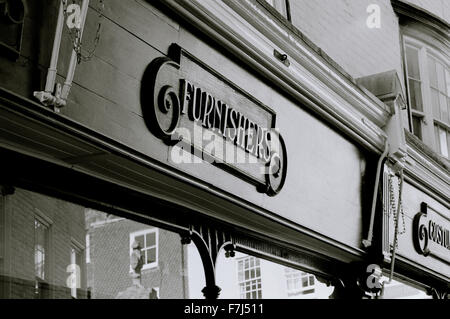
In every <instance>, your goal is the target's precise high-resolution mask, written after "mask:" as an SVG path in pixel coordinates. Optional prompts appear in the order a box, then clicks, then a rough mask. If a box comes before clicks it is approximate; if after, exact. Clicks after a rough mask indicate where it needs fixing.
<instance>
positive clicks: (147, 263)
mask: <svg viewBox="0 0 450 319" xmlns="http://www.w3.org/2000/svg"><path fill="white" fill-rule="evenodd" d="M134 241H137V242H139V244H140V247H141V252H142V256H143V258H144V266H143V267H142V269H143V270H145V269H149V268H153V267H156V266H157V265H158V229H157V228H152V229H147V230H142V231H138V232H134V233H132V234H130V254H131V252H132V251H133V248H132V247H131V246H132V245H133V242H134Z"/></svg>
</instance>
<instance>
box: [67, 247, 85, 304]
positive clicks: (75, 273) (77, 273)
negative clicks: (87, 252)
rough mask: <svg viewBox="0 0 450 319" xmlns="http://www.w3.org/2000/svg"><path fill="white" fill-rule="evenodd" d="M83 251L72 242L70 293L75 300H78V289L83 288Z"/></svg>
mask: <svg viewBox="0 0 450 319" xmlns="http://www.w3.org/2000/svg"><path fill="white" fill-rule="evenodd" d="M82 252H83V249H82V248H80V246H79V245H78V244H76V243H74V242H72V246H71V247H70V265H71V269H70V271H71V272H72V274H71V279H72V282H71V287H70V293H71V296H72V297H73V298H77V289H80V288H81V276H82V273H81V271H82V266H83V260H82V258H83V254H82Z"/></svg>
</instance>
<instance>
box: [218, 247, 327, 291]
mask: <svg viewBox="0 0 450 319" xmlns="http://www.w3.org/2000/svg"><path fill="white" fill-rule="evenodd" d="M216 278H217V285H218V286H219V287H220V288H221V289H222V291H221V293H220V296H219V298H221V299H240V298H243V299H247V298H251V299H259V298H264V299H289V298H291V299H328V298H329V296H330V295H331V294H332V293H333V290H334V287H327V285H326V284H323V283H321V282H319V281H318V280H317V279H316V278H315V276H314V275H312V274H308V273H306V272H303V271H300V270H295V269H291V268H288V267H286V266H283V265H280V264H276V263H274V262H270V261H268V260H265V259H261V258H256V257H254V256H249V255H246V254H243V253H239V252H236V256H235V257H234V258H226V257H225V256H224V254H220V255H219V258H218V261H217V268H216Z"/></svg>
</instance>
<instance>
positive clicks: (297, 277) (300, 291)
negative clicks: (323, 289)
mask: <svg viewBox="0 0 450 319" xmlns="http://www.w3.org/2000/svg"><path fill="white" fill-rule="evenodd" d="M285 276H286V291H287V294H288V297H293V296H298V295H309V294H313V293H315V291H316V283H317V279H316V277H315V276H314V275H313V274H309V273H307V272H304V271H301V270H297V269H293V268H289V267H286V268H285ZM305 278H306V279H307V285H306V286H304V285H303V279H305ZM311 279H313V281H314V282H313V284H311ZM290 281H292V282H296V281H298V283H299V286H300V287H299V288H294V289H289V282H290Z"/></svg>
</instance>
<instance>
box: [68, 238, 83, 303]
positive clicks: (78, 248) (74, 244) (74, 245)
mask: <svg viewBox="0 0 450 319" xmlns="http://www.w3.org/2000/svg"><path fill="white" fill-rule="evenodd" d="M72 251H75V265H77V266H78V267H79V269H80V273H79V274H76V275H78V276H79V278H78V279H79V283H80V286H79V287H76V288H70V294H71V296H72V297H73V298H74V299H76V298H78V289H82V288H83V280H84V271H83V269H84V268H83V266H84V258H83V256H84V252H85V247H83V245H82V244H80V243H79V242H78V241H77V240H76V239H74V238H71V241H70V264H73V262H72ZM77 255H78V256H79V261H78V263H77ZM77 281H78V280H77Z"/></svg>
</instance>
